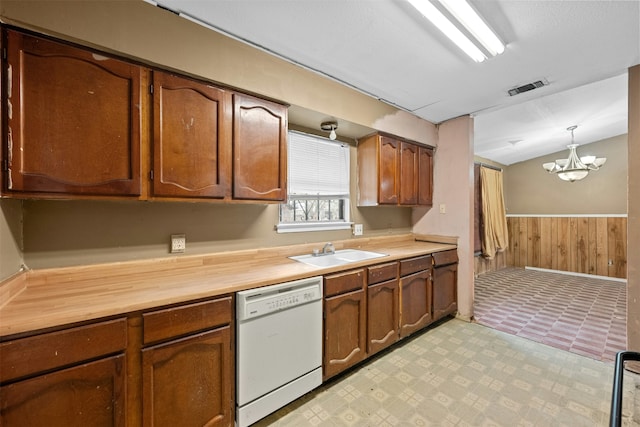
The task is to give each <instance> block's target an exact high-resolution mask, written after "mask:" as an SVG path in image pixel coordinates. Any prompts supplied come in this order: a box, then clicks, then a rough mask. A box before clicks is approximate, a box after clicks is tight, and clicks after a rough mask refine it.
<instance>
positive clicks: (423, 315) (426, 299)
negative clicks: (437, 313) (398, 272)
mask: <svg viewBox="0 0 640 427" xmlns="http://www.w3.org/2000/svg"><path fill="white" fill-rule="evenodd" d="M431 292H432V288H431V270H423V271H420V272H417V273H413V274H410V275H408V276H405V277H402V278H400V301H401V303H400V304H401V308H400V337H401V338H403V337H406V336H408V335H411V334H412V333H414V332H416V331H418V330H420V329H422V328H424V327H425V326H427V325H428V324H429V323H431V322H432V321H433V313H432V311H431Z"/></svg>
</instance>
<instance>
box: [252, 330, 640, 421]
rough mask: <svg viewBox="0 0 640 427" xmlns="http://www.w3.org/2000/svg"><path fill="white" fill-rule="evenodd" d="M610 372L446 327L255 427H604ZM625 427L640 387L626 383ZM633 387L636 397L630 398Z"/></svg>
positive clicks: (577, 358) (495, 335) (571, 357)
mask: <svg viewBox="0 0 640 427" xmlns="http://www.w3.org/2000/svg"><path fill="white" fill-rule="evenodd" d="M612 377H613V364H612V363H610V362H603V361H600V360H595V359H593V358H589V357H584V356H581V355H578V354H575V353H570V352H568V351H565V350H561V349H558V348H554V347H551V346H548V345H545V344H540V343H537V342H535V341H532V340H530V339H526V338H523V337H518V336H515V335H512V334H508V333H505V332H502V331H498V330H495V329H492V328H488V327H486V326H482V325H479V324H476V323H468V322H465V321H462V320H458V319H449V320H447V321H445V322H442V323H439V324H437V325H434V326H433V327H430V328H428V329H427V330H425V331H424V332H421V333H419V334H417V335H416V336H415V337H412V338H410V339H408V340H407V342H405V343H400V345H397V346H395V347H393V348H392V349H390V350H387V351H385V352H383V353H382V354H380V355H376V356H374V357H373V358H372V359H370V360H369V361H367V362H366V363H365V364H363V365H360V366H358V367H357V369H355V370H353V371H350V372H348V373H346V374H344V375H341V376H339V377H338V378H336V379H335V380H332V381H329V382H328V383H325V384H324V385H322V386H321V387H319V388H317V389H316V390H314V391H313V392H311V393H308V394H307V395H305V396H303V397H301V398H300V399H298V400H297V401H295V402H293V403H291V404H289V405H287V406H286V407H284V408H282V409H281V410H279V411H277V412H275V413H274V414H271V415H270V416H268V417H266V418H265V419H263V420H261V421H259V422H258V423H256V424H255V425H256V426H259V427H263V426H287V427H293V426H295V427H298V426H509V427H511V426H571V427H575V426H606V425H608V422H609V412H610V405H611V389H612ZM624 378H625V394H624V397H623V415H624V421H623V425H624V426H638V425H640V423H638V420H640V415H639V414H640V411H639V410H638V408H639V407H640V402H639V400H640V397H638V396H640V379H638V377H637V376H636V375H635V374H625V376H624ZM636 388H637V390H636Z"/></svg>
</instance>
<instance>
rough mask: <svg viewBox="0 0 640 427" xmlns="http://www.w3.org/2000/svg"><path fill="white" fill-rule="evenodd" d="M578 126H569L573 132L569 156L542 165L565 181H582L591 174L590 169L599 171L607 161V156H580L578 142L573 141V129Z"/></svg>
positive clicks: (568, 146)
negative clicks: (577, 149)
mask: <svg viewBox="0 0 640 427" xmlns="http://www.w3.org/2000/svg"><path fill="white" fill-rule="evenodd" d="M577 127H578V126H570V127H568V128H567V130H568V131H570V132H571V144H569V145H567V148H569V157H568V158H566V159H558V160H556V161H555V162H549V163H543V164H542V167H543V168H544V169H545V170H546V171H547V172H549V173H555V174H556V175H558V178H560V179H561V180H563V181H569V182H574V181H580V180H581V179H584V178H586V177H587V175H589V171H597V170H598V169H600V167H601V166H602V165H604V164H605V162H606V161H607V158H606V157H596V156H583V157H578V153H577V151H576V148H577V147H578V144H576V143H574V141H573V131H574V130H576V128H577Z"/></svg>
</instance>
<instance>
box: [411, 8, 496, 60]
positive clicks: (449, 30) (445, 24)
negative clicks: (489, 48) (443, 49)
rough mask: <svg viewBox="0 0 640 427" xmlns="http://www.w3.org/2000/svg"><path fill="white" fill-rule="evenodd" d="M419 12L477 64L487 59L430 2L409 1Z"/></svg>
mask: <svg viewBox="0 0 640 427" xmlns="http://www.w3.org/2000/svg"><path fill="white" fill-rule="evenodd" d="M407 1H408V2H409V3H410V4H411V5H412V6H413V7H415V8H416V9H417V10H418V12H420V13H421V14H422V15H423V16H424V17H425V18H427V19H428V20H429V21H431V22H432V23H433V25H435V26H436V27H438V29H439V30H440V31H442V32H443V33H444V35H445V36H447V37H449V39H451V41H452V42H454V43H455V44H456V45H457V46H458V47H459V48H460V49H462V50H463V51H464V53H466V54H467V55H469V56H470V57H471V59H473V60H474V61H476V62H482V61H484V60H485V59H487V57H486V56H485V54H484V53H482V51H481V50H480V49H478V47H477V46H476V45H474V44H473V43H471V40H469V39H468V38H467V37H466V36H465V35H464V34H462V32H461V31H460V30H459V29H457V28H456V26H455V25H453V24H452V23H451V21H449V20H448V19H447V18H446V17H445V16H444V15H443V14H442V12H440V11H439V10H438V9H436V7H435V6H434V5H432V4H431V3H429V1H428V0H407Z"/></svg>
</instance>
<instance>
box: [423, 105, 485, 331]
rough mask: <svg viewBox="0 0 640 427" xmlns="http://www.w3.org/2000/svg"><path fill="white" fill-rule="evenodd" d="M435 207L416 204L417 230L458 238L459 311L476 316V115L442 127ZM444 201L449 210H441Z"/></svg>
mask: <svg viewBox="0 0 640 427" xmlns="http://www.w3.org/2000/svg"><path fill="white" fill-rule="evenodd" d="M438 139H439V142H438V148H437V150H436V154H435V160H434V165H435V166H434V182H435V183H436V185H435V186H434V191H433V207H432V208H416V209H414V212H413V220H414V231H415V232H416V233H422V234H443V235H447V236H456V237H457V238H458V257H459V258H460V263H459V265H458V311H459V313H460V316H461V317H462V318H466V319H470V318H471V317H472V316H473V119H472V118H470V117H468V116H465V117H460V118H457V119H453V120H450V121H448V122H445V123H442V124H441V125H440V126H439V128H438ZM440 205H444V207H445V213H444V214H442V213H440Z"/></svg>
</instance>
